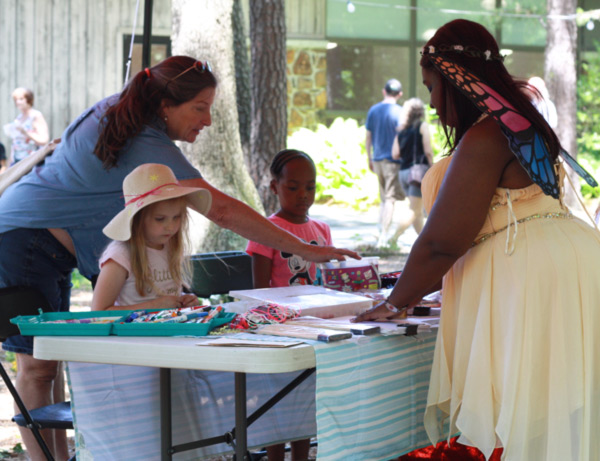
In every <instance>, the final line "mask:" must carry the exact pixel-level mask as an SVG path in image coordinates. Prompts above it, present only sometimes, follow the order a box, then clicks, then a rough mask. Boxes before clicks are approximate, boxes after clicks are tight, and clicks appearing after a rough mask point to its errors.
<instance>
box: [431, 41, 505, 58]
mask: <svg viewBox="0 0 600 461" xmlns="http://www.w3.org/2000/svg"><path fill="white" fill-rule="evenodd" d="M448 52H454V53H462V54H465V55H467V56H469V57H471V58H483V59H485V60H486V61H500V62H502V61H504V56H502V55H501V54H498V53H494V52H492V51H490V50H485V51H481V50H480V49H478V48H475V47H474V46H471V45H467V46H463V45H440V46H438V47H435V46H432V45H429V46H424V47H423V50H422V51H421V55H423V56H425V55H430V56H437V55H441V54H446V53H448Z"/></svg>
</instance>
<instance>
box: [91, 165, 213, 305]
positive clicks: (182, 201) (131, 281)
mask: <svg viewBox="0 0 600 461" xmlns="http://www.w3.org/2000/svg"><path fill="white" fill-rule="evenodd" d="M123 196H124V200H125V208H124V209H123V210H122V211H121V212H119V213H118V214H117V215H116V216H115V217H114V218H113V219H112V220H111V221H110V222H109V223H108V224H107V225H106V226H105V227H104V229H103V232H104V234H105V235H106V236H108V237H110V238H111V239H113V242H111V243H109V245H108V246H107V248H106V250H105V251H104V253H103V255H102V257H101V258H100V275H99V276H98V281H97V283H96V287H95V288H94V295H93V298H92V309H93V310H111V309H123V308H127V309H171V308H179V307H190V306H195V305H198V298H196V296H195V295H193V294H182V287H183V285H184V284H185V283H187V282H189V278H190V277H189V275H190V273H191V272H190V270H189V261H188V260H187V258H185V255H186V254H187V251H186V246H187V239H186V235H187V223H188V215H187V207H188V206H191V207H192V208H194V209H195V210H197V211H199V212H201V213H203V214H204V213H206V212H207V211H208V210H209V209H210V205H211V200H212V199H211V194H210V192H209V191H208V190H206V189H202V188H199V187H184V186H181V185H179V183H178V182H177V179H176V178H175V175H174V174H173V172H172V171H171V169H170V168H169V167H168V166H166V165H160V164H155V163H146V164H143V165H140V166H138V167H137V168H136V169H134V170H133V171H132V172H131V173H129V174H128V175H127V176H126V177H125V180H124V181H123Z"/></svg>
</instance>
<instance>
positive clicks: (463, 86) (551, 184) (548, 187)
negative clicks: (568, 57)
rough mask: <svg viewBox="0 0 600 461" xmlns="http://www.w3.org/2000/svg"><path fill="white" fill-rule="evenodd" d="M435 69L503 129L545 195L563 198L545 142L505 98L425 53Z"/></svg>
mask: <svg viewBox="0 0 600 461" xmlns="http://www.w3.org/2000/svg"><path fill="white" fill-rule="evenodd" d="M425 55H427V56H428V57H429V59H430V60H431V62H432V63H433V65H434V66H435V67H436V69H437V70H438V71H439V72H440V73H441V74H442V75H443V76H444V77H445V78H446V79H448V80H449V81H450V82H451V83H452V84H453V85H454V86H455V87H456V88H458V89H459V90H460V91H461V92H462V93H463V94H464V95H465V96H467V97H468V98H469V99H470V100H471V101H472V102H473V103H474V104H475V105H476V106H477V107H478V108H479V110H481V112H483V113H486V114H488V115H489V116H490V117H492V118H493V119H494V120H495V121H496V122H497V123H498V124H499V125H500V127H501V129H502V132H503V133H504V135H505V136H506V138H507V139H508V143H509V146H510V149H511V150H512V151H513V153H514V154H515V156H516V157H517V159H518V160H519V162H520V163H521V165H522V166H523V168H525V170H526V171H527V173H528V174H529V176H530V177H531V179H532V180H533V181H534V182H535V183H536V184H537V185H539V186H540V187H541V189H542V190H543V191H544V193H545V194H546V195H550V196H552V197H554V198H556V199H558V198H559V196H560V184H559V180H558V175H557V173H556V170H555V168H554V162H553V159H552V157H551V156H550V153H549V151H548V146H547V145H546V143H545V141H544V139H543V138H542V136H541V135H540V133H539V132H538V131H537V130H536V129H535V127H534V126H533V125H532V124H531V122H530V121H529V120H527V119H526V118H525V117H524V116H523V115H521V113H520V112H519V111H517V109H515V107H514V106H513V105H512V104H510V102H508V101H507V100H506V99H505V98H504V97H503V96H502V95H500V94H498V92H496V91H495V90H494V89H492V88H490V87H489V86H488V85H487V84H486V83H485V82H483V81H482V80H481V79H480V78H479V77H478V76H477V75H475V74H474V73H473V72H470V71H468V70H466V69H465V68H464V67H463V66H461V65H459V64H457V63H455V62H453V61H452V60H450V59H448V58H447V57H446V56H441V55H435V54H428V53H425ZM560 156H561V157H562V158H563V159H564V160H565V162H567V163H568V164H569V165H570V166H571V168H573V170H574V171H575V172H576V173H577V174H578V175H579V176H581V177H582V178H583V179H584V180H585V181H586V182H587V183H588V184H589V185H590V186H592V187H597V186H598V183H597V182H596V180H595V179H594V178H593V177H592V176H591V175H590V174H589V173H588V172H587V171H585V169H584V168H583V167H582V166H581V165H580V164H579V163H577V161H576V160H575V159H574V158H573V157H571V156H570V155H569V154H568V153H567V152H566V151H565V150H564V149H561V150H560Z"/></svg>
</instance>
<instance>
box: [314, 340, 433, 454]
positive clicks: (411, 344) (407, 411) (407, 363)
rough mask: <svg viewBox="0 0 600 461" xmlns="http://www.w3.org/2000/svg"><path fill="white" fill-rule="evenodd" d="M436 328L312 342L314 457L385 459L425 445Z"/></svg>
mask: <svg viewBox="0 0 600 461" xmlns="http://www.w3.org/2000/svg"><path fill="white" fill-rule="evenodd" d="M435 338H436V334H435V332H432V333H429V332H428V333H419V335H418V336H414V337H413V336H403V335H402V336H401V335H391V336H379V335H378V336H372V337H362V338H359V339H355V340H352V341H340V342H339V343H329V344H323V343H322V344H315V351H316V359H317V383H316V405H317V437H318V441H319V449H318V459H319V460H323V461H339V460H344V461H352V460H355V461H376V460H389V459H392V458H395V457H398V456H400V455H402V454H405V453H408V452H409V451H412V450H414V449H415V448H419V447H423V446H427V445H429V440H428V439H427V435H426V433H425V429H424V427H423V413H424V412H425V405H426V403H427V389H428V386H429V375H430V372H431V363H432V361H433V350H434V348H435Z"/></svg>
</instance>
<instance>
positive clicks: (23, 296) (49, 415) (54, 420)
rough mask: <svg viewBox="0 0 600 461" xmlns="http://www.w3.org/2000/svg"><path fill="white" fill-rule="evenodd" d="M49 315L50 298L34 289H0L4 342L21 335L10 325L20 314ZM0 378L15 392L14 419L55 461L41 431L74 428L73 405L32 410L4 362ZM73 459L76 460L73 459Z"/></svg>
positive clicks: (1, 338) (0, 325)
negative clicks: (26, 405) (30, 433)
mask: <svg viewBox="0 0 600 461" xmlns="http://www.w3.org/2000/svg"><path fill="white" fill-rule="evenodd" d="M39 308H42V309H43V310H45V311H46V312H48V311H49V310H50V305H49V304H48V301H47V300H46V297H45V296H44V295H43V294H41V293H40V292H39V291H38V290H36V289H35V288H31V287H8V288H0V341H4V340H5V339H6V338H8V337H9V336H13V335H17V334H19V328H18V327H17V326H16V325H14V324H12V323H10V319H11V318H13V317H17V316H18V315H37V314H39V312H38V309H39ZM0 375H2V379H3V381H4V383H5V384H6V387H7V388H8V390H9V392H10V393H11V395H12V397H13V399H14V400H15V403H16V404H17V407H18V408H19V410H20V411H21V414H19V415H16V416H14V417H13V418H12V420H13V421H14V422H15V423H17V424H18V425H19V426H23V427H27V428H29V429H30V430H31V432H33V435H34V437H35V439H36V440H37V442H38V444H39V446H40V448H41V449H42V451H43V452H44V455H45V456H46V458H47V459H48V461H54V457H53V456H52V453H51V452H50V449H49V448H48V445H47V444H46V442H45V441H44V438H43V437H42V434H41V433H40V430H42V429H73V415H72V414H71V403H70V402H61V403H56V404H54V405H48V406H45V407H41V408H36V409H35V410H28V409H27V408H26V407H25V404H24V403H23V400H22V399H21V396H20V395H19V393H18V392H17V389H16V388H15V386H14V385H13V383H12V380H11V379H10V377H9V376H8V374H7V372H6V370H5V369H4V366H3V365H2V363H0ZM71 459H72V460H73V459H75V457H73V458H71Z"/></svg>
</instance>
